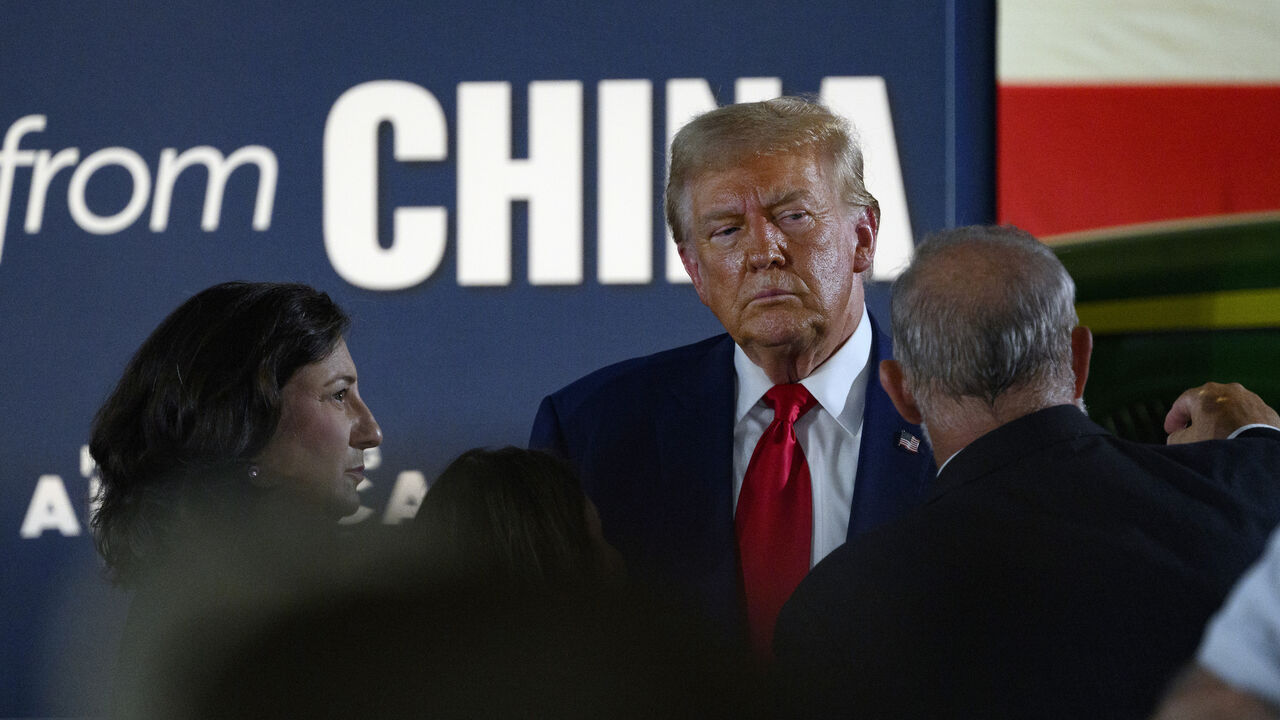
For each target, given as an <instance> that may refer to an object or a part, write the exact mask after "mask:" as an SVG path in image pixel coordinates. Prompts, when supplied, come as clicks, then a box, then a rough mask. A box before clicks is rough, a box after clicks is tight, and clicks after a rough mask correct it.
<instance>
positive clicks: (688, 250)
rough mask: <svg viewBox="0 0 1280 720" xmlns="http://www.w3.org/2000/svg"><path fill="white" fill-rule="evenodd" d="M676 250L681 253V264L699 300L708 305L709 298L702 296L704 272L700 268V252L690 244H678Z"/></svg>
mask: <svg viewBox="0 0 1280 720" xmlns="http://www.w3.org/2000/svg"><path fill="white" fill-rule="evenodd" d="M676 250H677V251H678V252H679V253H680V262H681V263H682V264H683V265H684V271H685V272H686V273H688V274H689V279H690V280H692V281H693V289H694V291H696V292H697V293H698V299H699V300H701V301H702V304H703V305H706V304H707V297H706V296H705V295H703V294H702V271H701V269H700V268H699V266H698V251H697V250H694V249H693V248H692V247H691V246H690V243H688V242H682V243H676Z"/></svg>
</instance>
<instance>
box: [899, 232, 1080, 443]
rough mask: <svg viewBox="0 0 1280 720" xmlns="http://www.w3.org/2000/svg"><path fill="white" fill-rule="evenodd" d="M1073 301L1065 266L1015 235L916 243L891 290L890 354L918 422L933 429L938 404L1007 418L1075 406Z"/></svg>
mask: <svg viewBox="0 0 1280 720" xmlns="http://www.w3.org/2000/svg"><path fill="white" fill-rule="evenodd" d="M1074 303H1075V283H1074V282H1072V280H1071V276H1070V275H1068V274H1067V271H1066V268H1064V267H1063V266H1062V263H1061V262H1060V261H1059V260H1058V258H1057V257H1056V256H1055V255H1054V254H1053V252H1052V251H1050V250H1049V248H1047V247H1045V246H1044V245H1043V244H1041V243H1040V242H1039V241H1038V240H1036V239H1035V238H1034V237H1032V236H1031V235H1030V234H1029V233H1027V232H1025V231H1022V230H1019V229H1017V228H1012V227H964V228H958V229H955V230H948V231H944V232H941V233H938V234H936V235H934V236H932V237H930V238H928V239H926V240H925V242H924V243H923V244H921V245H920V247H919V248H917V250H916V256H915V259H914V260H913V261H912V263H911V267H910V268H908V269H907V271H906V272H904V273H903V274H902V275H901V276H900V277H899V278H898V280H897V282H896V283H894V286H893V341H894V355H895V356H896V358H897V360H898V362H899V363H900V365H901V368H902V373H903V380H904V381H905V384H906V386H907V387H908V388H909V390H910V392H911V394H912V395H913V396H914V399H915V402H916V404H917V405H918V406H919V408H920V410H921V412H922V414H923V415H924V417H925V420H926V421H927V422H931V423H936V422H937V418H934V417H931V414H932V413H931V411H934V410H935V409H936V408H938V407H939V406H940V405H950V406H960V407H969V408H973V407H979V406H985V407H986V408H988V409H989V411H990V414H991V415H992V416H993V417H998V418H1000V419H1001V421H1007V420H1009V419H1012V416H1016V415H1019V414H1025V413H1026V412H1032V411H1034V410H1038V409H1041V408H1044V407H1049V406H1051V405H1060V404H1064V403H1070V402H1073V401H1075V400H1076V399H1077V398H1078V389H1083V383H1082V382H1081V383H1080V384H1079V385H1077V382H1076V378H1077V372H1076V366H1075V365H1074V364H1073V345H1072V343H1073V328H1074V327H1075V326H1076V322H1077V319H1076V312H1075V306H1074ZM1086 367H1087V358H1086Z"/></svg>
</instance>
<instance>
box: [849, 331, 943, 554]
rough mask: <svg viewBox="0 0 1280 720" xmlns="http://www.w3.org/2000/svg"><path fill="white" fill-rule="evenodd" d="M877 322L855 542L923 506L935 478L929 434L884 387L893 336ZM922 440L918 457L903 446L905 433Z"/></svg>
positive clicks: (852, 527)
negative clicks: (903, 412) (883, 362)
mask: <svg viewBox="0 0 1280 720" xmlns="http://www.w3.org/2000/svg"><path fill="white" fill-rule="evenodd" d="M867 317H868V318H869V319H871V331H872V332H871V367H870V372H871V376H870V377H869V378H868V379H867V397H866V407H865V409H864V410H863V421H862V443H861V445H860V446H859V448H858V474H857V476H856V478H855V480H854V486H853V504H852V507H851V508H850V510H849V533H848V535H847V536H846V539H853V538H854V537H856V536H858V535H860V534H862V533H864V532H866V531H868V530H870V529H872V528H874V527H876V526H877V525H880V524H882V523H884V522H886V521H888V520H892V519H894V518H896V517H899V516H901V515H902V514H903V513H904V512H906V511H907V510H909V509H911V508H912V507H915V506H916V505H919V504H920V503H921V502H922V501H923V500H924V497H925V494H926V492H927V490H928V487H929V481H930V479H931V478H932V477H933V473H934V464H933V451H932V449H931V448H930V447H929V446H928V445H927V444H926V443H925V442H924V439H923V438H924V433H923V432H922V431H921V430H920V427H919V426H918V425H913V424H911V423H909V422H907V421H906V420H903V419H902V416H901V415H899V414H898V411H897V410H896V409H894V407H893V403H892V402H891V401H890V400H889V396H888V395H887V394H886V393H885V391H884V388H882V387H880V376H879V366H880V361H881V360H888V359H890V358H892V357H893V348H892V345H891V343H890V341H889V337H888V336H887V335H885V334H883V333H882V332H881V331H880V328H879V326H878V325H877V324H876V321H875V319H874V318H871V316H870V315H868V316H867ZM903 432H905V433H907V436H906V437H913V438H917V439H919V440H920V445H919V448H918V449H917V450H916V451H915V452H912V451H910V450H908V449H907V448H905V447H902V446H901V445H899V442H898V441H899V438H900V437H903V436H902V435H900V433H903Z"/></svg>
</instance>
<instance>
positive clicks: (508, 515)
mask: <svg viewBox="0 0 1280 720" xmlns="http://www.w3.org/2000/svg"><path fill="white" fill-rule="evenodd" d="M414 524H415V526H417V527H418V528H420V529H421V532H422V534H423V535H424V538H425V539H424V543H425V546H426V551H427V553H428V555H429V557H430V558H431V559H432V560H433V562H435V563H436V564H437V566H439V567H442V568H444V569H445V571H447V572H452V573H453V574H454V575H461V576H466V577H470V578H473V579H476V580H480V581H487V582H493V583H495V584H496V583H505V584H509V585H512V586H515V587H520V588H536V587H548V588H555V587H560V586H566V585H573V584H576V583H579V582H583V581H588V582H589V581H593V580H609V579H616V578H618V577H620V576H621V573H622V561H621V556H619V555H618V552H617V551H616V550H614V549H613V547H612V546H610V545H609V544H608V543H607V542H606V541H605V539H604V536H603V535H602V534H601V531H600V516H599V515H598V514H597V513H596V509H595V505H593V504H592V503H591V501H590V500H589V499H587V496H586V495H585V494H584V493H583V492H582V487H581V485H579V483H578V479H577V477H576V476H575V475H574V474H573V471H572V470H571V469H570V468H569V466H568V465H567V464H565V463H564V462H562V461H560V460H558V459H557V458H555V457H553V456H551V455H548V454H547V453H544V452H540V451H537V450H524V449H521V448H515V447H506V448H502V449H500V450H487V449H480V448H477V449H475V450H468V451H467V452H465V453H463V454H462V455H460V456H459V457H458V458H457V459H456V460H454V461H453V462H452V463H451V464H450V465H449V467H447V468H445V470H444V472H443V473H441V474H440V477H439V478H437V479H436V481H435V482H434V483H432V485H431V490H430V491H429V492H428V493H427V496H426V498H425V499H424V500H423V501H422V507H421V508H419V509H418V514H417V516H416V517H415V518H414Z"/></svg>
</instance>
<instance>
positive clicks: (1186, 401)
mask: <svg viewBox="0 0 1280 720" xmlns="http://www.w3.org/2000/svg"><path fill="white" fill-rule="evenodd" d="M1200 390H1201V388H1193V389H1191V390H1187V391H1186V392H1184V393H1182V394H1181V395H1179V396H1178V399H1177V400H1174V401H1173V407H1171V408H1169V412H1168V413H1167V414H1166V415H1165V416H1164V431H1165V432H1167V433H1170V434H1172V433H1174V432H1176V431H1178V430H1183V429H1185V428H1186V427H1187V426H1188V425H1190V424H1191V416H1192V409H1191V408H1192V405H1193V404H1194V403H1195V401H1196V400H1197V399H1198V398H1199V393H1200Z"/></svg>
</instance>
